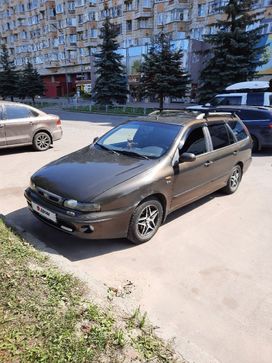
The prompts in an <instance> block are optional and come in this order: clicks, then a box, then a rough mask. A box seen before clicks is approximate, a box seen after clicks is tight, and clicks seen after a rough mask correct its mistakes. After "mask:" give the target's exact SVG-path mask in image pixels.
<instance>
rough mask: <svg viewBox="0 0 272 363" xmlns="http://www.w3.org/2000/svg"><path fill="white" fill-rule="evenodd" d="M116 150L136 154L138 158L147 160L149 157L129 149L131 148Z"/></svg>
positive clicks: (126, 153)
mask: <svg viewBox="0 0 272 363" xmlns="http://www.w3.org/2000/svg"><path fill="white" fill-rule="evenodd" d="M118 152H119V153H121V154H125V155H131V156H136V157H138V158H142V159H146V160H149V157H147V156H146V155H142V154H139V153H136V151H131V150H118Z"/></svg>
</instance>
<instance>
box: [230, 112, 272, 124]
mask: <svg viewBox="0 0 272 363" xmlns="http://www.w3.org/2000/svg"><path fill="white" fill-rule="evenodd" d="M237 114H238V116H239V117H240V118H241V119H242V120H244V121H251V120H252V121H253V120H254V121H258V120H269V119H270V118H271V116H270V117H269V113H268V112H266V111H261V110H260V111H251V110H241V111H239V112H237Z"/></svg>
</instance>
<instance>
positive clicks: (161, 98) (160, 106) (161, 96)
mask: <svg viewBox="0 0 272 363" xmlns="http://www.w3.org/2000/svg"><path fill="white" fill-rule="evenodd" d="M159 102H160V105H159V109H160V112H162V111H163V95H162V94H160V96H159Z"/></svg>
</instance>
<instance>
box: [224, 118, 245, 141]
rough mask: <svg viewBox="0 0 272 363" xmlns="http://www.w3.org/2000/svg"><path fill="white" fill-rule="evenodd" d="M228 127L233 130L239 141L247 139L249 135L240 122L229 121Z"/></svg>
mask: <svg viewBox="0 0 272 363" xmlns="http://www.w3.org/2000/svg"><path fill="white" fill-rule="evenodd" d="M228 125H229V126H230V128H231V129H232V131H233V133H234V135H235V136H236V138H237V140H238V141H240V140H243V139H246V138H247V133H246V131H245V129H244V126H243V125H242V123H241V122H239V121H229V122H228Z"/></svg>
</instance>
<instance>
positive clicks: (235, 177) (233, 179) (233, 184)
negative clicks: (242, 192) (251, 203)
mask: <svg viewBox="0 0 272 363" xmlns="http://www.w3.org/2000/svg"><path fill="white" fill-rule="evenodd" d="M240 180H241V173H240V168H238V167H236V168H235V169H234V170H233V172H232V174H231V176H230V188H231V189H232V190H236V189H237V188H238V186H239V183H240Z"/></svg>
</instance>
